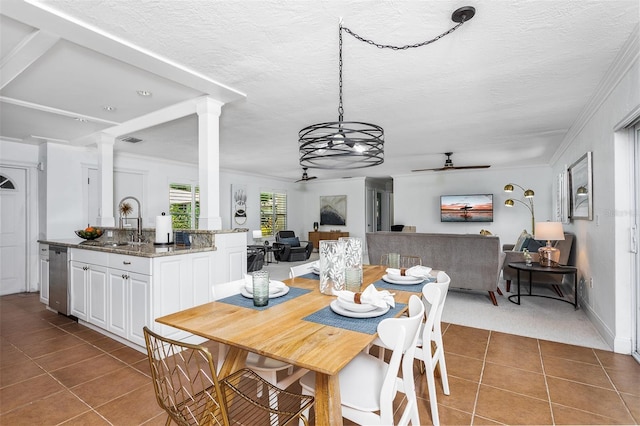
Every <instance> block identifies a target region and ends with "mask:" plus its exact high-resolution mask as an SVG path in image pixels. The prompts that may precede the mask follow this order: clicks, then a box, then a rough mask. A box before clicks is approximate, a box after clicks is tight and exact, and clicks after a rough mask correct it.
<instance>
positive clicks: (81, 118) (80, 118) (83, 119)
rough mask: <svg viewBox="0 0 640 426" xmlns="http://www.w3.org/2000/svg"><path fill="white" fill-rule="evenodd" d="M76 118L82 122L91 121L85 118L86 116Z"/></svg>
mask: <svg viewBox="0 0 640 426" xmlns="http://www.w3.org/2000/svg"><path fill="white" fill-rule="evenodd" d="M75 120H76V121H79V122H81V123H86V122H87V121H89V120H87V119H86V118H84V117H76V118H75Z"/></svg>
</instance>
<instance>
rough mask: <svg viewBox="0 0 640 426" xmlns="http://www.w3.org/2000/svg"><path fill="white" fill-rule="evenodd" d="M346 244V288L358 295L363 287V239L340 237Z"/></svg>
mask: <svg viewBox="0 0 640 426" xmlns="http://www.w3.org/2000/svg"><path fill="white" fill-rule="evenodd" d="M338 241H342V243H343V244H344V268H345V287H346V289H347V290H349V291H353V292H354V293H357V292H359V291H360V287H361V286H362V239H360V238H357V237H340V238H339V239H338Z"/></svg>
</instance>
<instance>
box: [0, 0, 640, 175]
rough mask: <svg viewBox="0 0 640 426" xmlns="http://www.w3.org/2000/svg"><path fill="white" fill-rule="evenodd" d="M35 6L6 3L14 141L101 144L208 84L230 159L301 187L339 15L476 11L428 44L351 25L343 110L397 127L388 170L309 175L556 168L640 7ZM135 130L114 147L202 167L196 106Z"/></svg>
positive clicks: (430, 28) (8, 113)
mask: <svg viewBox="0 0 640 426" xmlns="http://www.w3.org/2000/svg"><path fill="white" fill-rule="evenodd" d="M33 3H35V4H36V5H37V6H38V7H37V8H34V7H33V6H32V5H31V4H30V3H24V2H22V1H17V0H2V6H1V7H0V13H2V16H1V17H0V18H1V21H0V23H1V24H2V33H1V34H0V35H1V36H2V37H1V39H2V41H1V45H0V48H1V49H2V68H1V69H0V71H1V72H2V73H3V74H5V75H9V76H10V77H9V78H6V77H5V78H4V79H3V80H2V86H1V89H0V96H1V98H0V100H1V101H2V103H0V106H1V108H2V110H1V117H0V118H1V121H0V125H1V127H2V129H1V130H0V133H1V135H2V136H3V137H5V138H9V139H11V140H17V141H24V142H28V143H37V142H40V141H44V140H53V141H60V142H61V143H69V144H86V143H87V140H90V138H87V136H89V135H92V134H93V133H94V132H96V131H99V130H102V129H108V128H109V127H111V126H114V125H119V124H122V123H126V122H127V121H128V120H132V119H135V118H137V117H140V116H143V115H144V114H148V113H151V112H153V111H157V110H160V109H162V108H166V107H170V106H172V105H175V104H178V103H180V102H182V101H185V100H188V99H194V98H197V97H199V96H203V95H206V94H210V95H211V96H213V97H214V98H218V99H224V100H225V101H228V103H226V104H225V105H224V107H223V109H222V116H221V119H220V138H221V148H220V152H221V166H222V167H223V168H225V169H233V170H239V171H246V172H257V173H261V174H270V175H272V176H276V177H284V178H286V179H289V180H292V181H293V180H296V179H298V178H299V177H300V175H301V173H302V171H301V169H300V166H299V164H298V150H297V134H298V131H299V130H300V129H301V128H303V127H305V126H307V125H309V124H312V123H318V122H323V121H334V120H336V119H337V116H338V112H337V109H338V62H337V56H338V22H339V19H340V18H342V19H343V25H344V26H346V27H349V28H350V29H352V30H353V31H354V32H356V33H359V34H361V35H362V36H364V37H366V38H370V39H373V40H374V41H376V42H379V43H385V44H396V45H405V44H413V43H419V42H422V41H425V40H427V39H430V38H433V37H435V36H436V35H438V34H440V33H442V32H444V31H446V30H447V29H449V28H450V27H452V26H453V25H454V23H453V22H452V21H451V13H452V12H453V10H455V9H456V8H458V7H460V6H464V5H467V4H468V5H472V6H474V7H475V8H476V16H475V17H474V18H473V19H472V20H471V21H470V22H468V23H466V24H464V25H463V26H462V27H461V28H460V29H458V30H457V31H455V32H454V33H452V34H450V35H448V36H446V37H444V38H442V39H441V40H439V41H437V42H436V43H433V44H431V45H429V46H425V47H421V48H417V49H408V50H403V51H395V50H389V49H377V48H375V47H372V46H369V45H367V44H365V43H362V42H360V41H358V40H356V39H354V38H353V37H351V36H349V35H346V34H345V35H344V70H343V72H344V109H345V120H350V121H366V122H371V123H375V124H379V125H381V126H382V127H383V128H384V129H385V141H386V144H385V163H384V164H383V165H381V166H377V167H373V168H368V169H359V170H353V171H329V170H310V174H311V175H315V176H318V177H320V178H330V177H340V176H372V177H382V176H389V175H397V174H403V173H408V172H409V171H410V170H412V169H421V168H430V167H440V166H442V164H443V163H444V155H443V153H444V152H446V151H453V152H454V156H453V161H454V164H456V165H460V166H463V165H472V164H491V165H492V166H493V167H500V166H506V165H510V166H513V165H526V164H547V163H548V162H549V160H550V159H551V158H552V156H553V155H554V153H555V152H556V150H557V149H558V147H559V145H560V144H561V142H562V141H563V138H564V136H565V135H566V132H567V130H568V129H569V128H570V127H571V125H572V124H574V122H575V121H576V119H577V118H578V116H579V114H580V113H581V111H582V110H583V109H584V107H585V105H586V104H587V103H588V102H589V100H590V99H591V97H592V96H593V94H594V92H595V91H596V89H597V88H598V85H599V84H600V82H601V81H602V79H603V78H604V77H605V76H606V73H607V71H608V69H609V68H610V67H611V65H612V63H613V61H614V59H615V57H616V55H617V54H618V52H619V51H620V49H621V48H622V46H623V45H624V43H625V42H626V40H627V39H628V37H629V36H630V35H631V34H632V32H633V31H634V29H635V30H636V31H637V25H638V17H639V10H638V9H639V2H638V1H637V0H608V1H589V0H586V1H580V2H578V1H571V0H568V1H563V0H555V1H548V0H530V1H525V0H476V1H469V2H466V1H462V2H459V1H456V2H452V1H322V2H320V1H292V0H289V1H282V0H281V1H208V0H207V1H205V0H201V1H193V0H182V1H178V0H175V1H166V0H165V1H143V0H137V1H134V2H132V1H125V0H118V1H108V0H101V1H98V0H83V1H77V0H52V1H44V2H33ZM34 11H37V12H38V13H35V12H34ZM51 12H53V13H51ZM61 16H62V18H61ZM78 25H80V29H78ZM38 29H40V30H41V31H37V30H38ZM92 34H93V35H92ZM95 34H98V36H96V37H94V35H95ZM114 40H115V42H114ZM132 52H133V53H132ZM146 54H149V55H150V57H151V58H152V59H148V58H146V57H145V55H146ZM149 55H147V56H149ZM132 65H135V66H132ZM172 67H173V68H172ZM219 87H222V88H221V89H220V88H219ZM141 89H144V90H149V91H151V92H152V93H153V95H152V96H151V97H148V98H142V97H140V96H139V95H137V94H136V90H141ZM244 95H246V96H244ZM105 105H111V106H115V107H116V110H115V111H112V112H108V111H105V110H104V109H103V107H104V106H105ZM77 117H84V118H86V119H87V121H86V122H79V121H78V120H77V119H76V118H77ZM121 136H135V137H138V138H140V139H143V142H140V143H138V144H126V143H124V142H120V141H118V142H117V143H116V148H115V149H116V150H122V151H129V152H133V153H138V154H141V155H145V156H155V157H162V158H168V159H176V160H181V161H189V162H194V163H195V162H197V120H196V118H195V116H188V117H186V118H183V119H179V120H174V121H171V122H169V123H165V124H162V125H158V126H156V127H152V128H149V129H145V130H139V131H136V132H133V133H131V134H127V135H121ZM265 165H268V167H265Z"/></svg>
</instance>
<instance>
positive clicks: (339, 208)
mask: <svg viewBox="0 0 640 426" xmlns="http://www.w3.org/2000/svg"><path fill="white" fill-rule="evenodd" d="M346 224H347V196H346V195H322V196H320V225H346Z"/></svg>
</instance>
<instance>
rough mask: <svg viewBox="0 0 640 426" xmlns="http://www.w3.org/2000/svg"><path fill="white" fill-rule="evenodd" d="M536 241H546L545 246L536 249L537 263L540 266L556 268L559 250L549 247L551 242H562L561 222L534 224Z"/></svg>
mask: <svg viewBox="0 0 640 426" xmlns="http://www.w3.org/2000/svg"><path fill="white" fill-rule="evenodd" d="M534 238H535V239H536V240H547V245H546V246H544V247H540V248H539V249H538V255H539V256H540V260H539V263H540V265H542V266H558V262H559V261H560V250H558V249H557V248H555V247H553V246H552V245H551V241H558V240H564V230H563V229H562V223H561V222H536V232H535V235H534Z"/></svg>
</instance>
